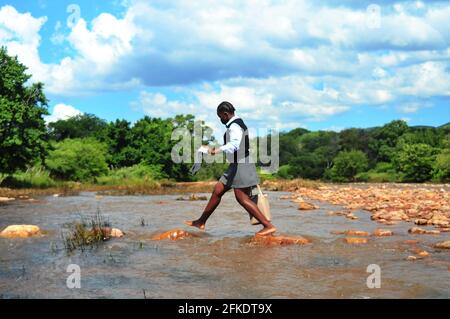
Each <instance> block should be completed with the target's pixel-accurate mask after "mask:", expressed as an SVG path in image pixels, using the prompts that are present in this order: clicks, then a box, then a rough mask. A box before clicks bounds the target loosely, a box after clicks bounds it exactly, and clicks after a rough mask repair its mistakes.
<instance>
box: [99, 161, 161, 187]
mask: <svg viewBox="0 0 450 319" xmlns="http://www.w3.org/2000/svg"><path fill="white" fill-rule="evenodd" d="M164 178H167V175H166V174H165V173H163V172H162V166H161V165H145V164H138V165H133V166H130V167H124V168H120V169H116V170H111V171H110V172H109V174H108V175H106V176H101V177H99V178H97V181H96V182H97V184H100V185H125V184H126V185H131V184H133V185H153V184H155V185H156V184H157V182H156V180H161V179H164Z"/></svg>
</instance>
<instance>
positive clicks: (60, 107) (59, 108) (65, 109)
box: [45, 103, 83, 123]
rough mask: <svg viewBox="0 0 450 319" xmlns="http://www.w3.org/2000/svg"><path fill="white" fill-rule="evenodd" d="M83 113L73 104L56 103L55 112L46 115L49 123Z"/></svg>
mask: <svg viewBox="0 0 450 319" xmlns="http://www.w3.org/2000/svg"><path fill="white" fill-rule="evenodd" d="M80 114H83V112H81V111H80V110H77V109H76V108H74V107H73V106H71V105H66V104H62V103H61V104H56V105H55V107H54V108H53V113H52V114H51V115H49V116H45V121H46V122H47V123H52V122H56V121H59V120H67V119H69V118H71V117H74V116H77V115H80Z"/></svg>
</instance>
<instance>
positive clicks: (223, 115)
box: [217, 112, 233, 125]
mask: <svg viewBox="0 0 450 319" xmlns="http://www.w3.org/2000/svg"><path fill="white" fill-rule="evenodd" d="M217 116H218V117H219V118H220V122H222V124H223V125H225V124H227V123H228V121H229V120H230V119H231V118H232V117H233V116H232V114H230V113H228V112H221V113H217Z"/></svg>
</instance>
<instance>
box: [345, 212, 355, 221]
mask: <svg viewBox="0 0 450 319" xmlns="http://www.w3.org/2000/svg"><path fill="white" fill-rule="evenodd" d="M345 217H347V218H348V219H352V220H356V219H358V217H357V216H355V215H354V214H353V213H350V214H347V215H345Z"/></svg>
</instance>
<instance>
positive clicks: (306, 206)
mask: <svg viewBox="0 0 450 319" xmlns="http://www.w3.org/2000/svg"><path fill="white" fill-rule="evenodd" d="M317 208H318V207H317V206H316V205H314V204H310V203H307V202H299V203H298V210H315V209H317Z"/></svg>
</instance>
